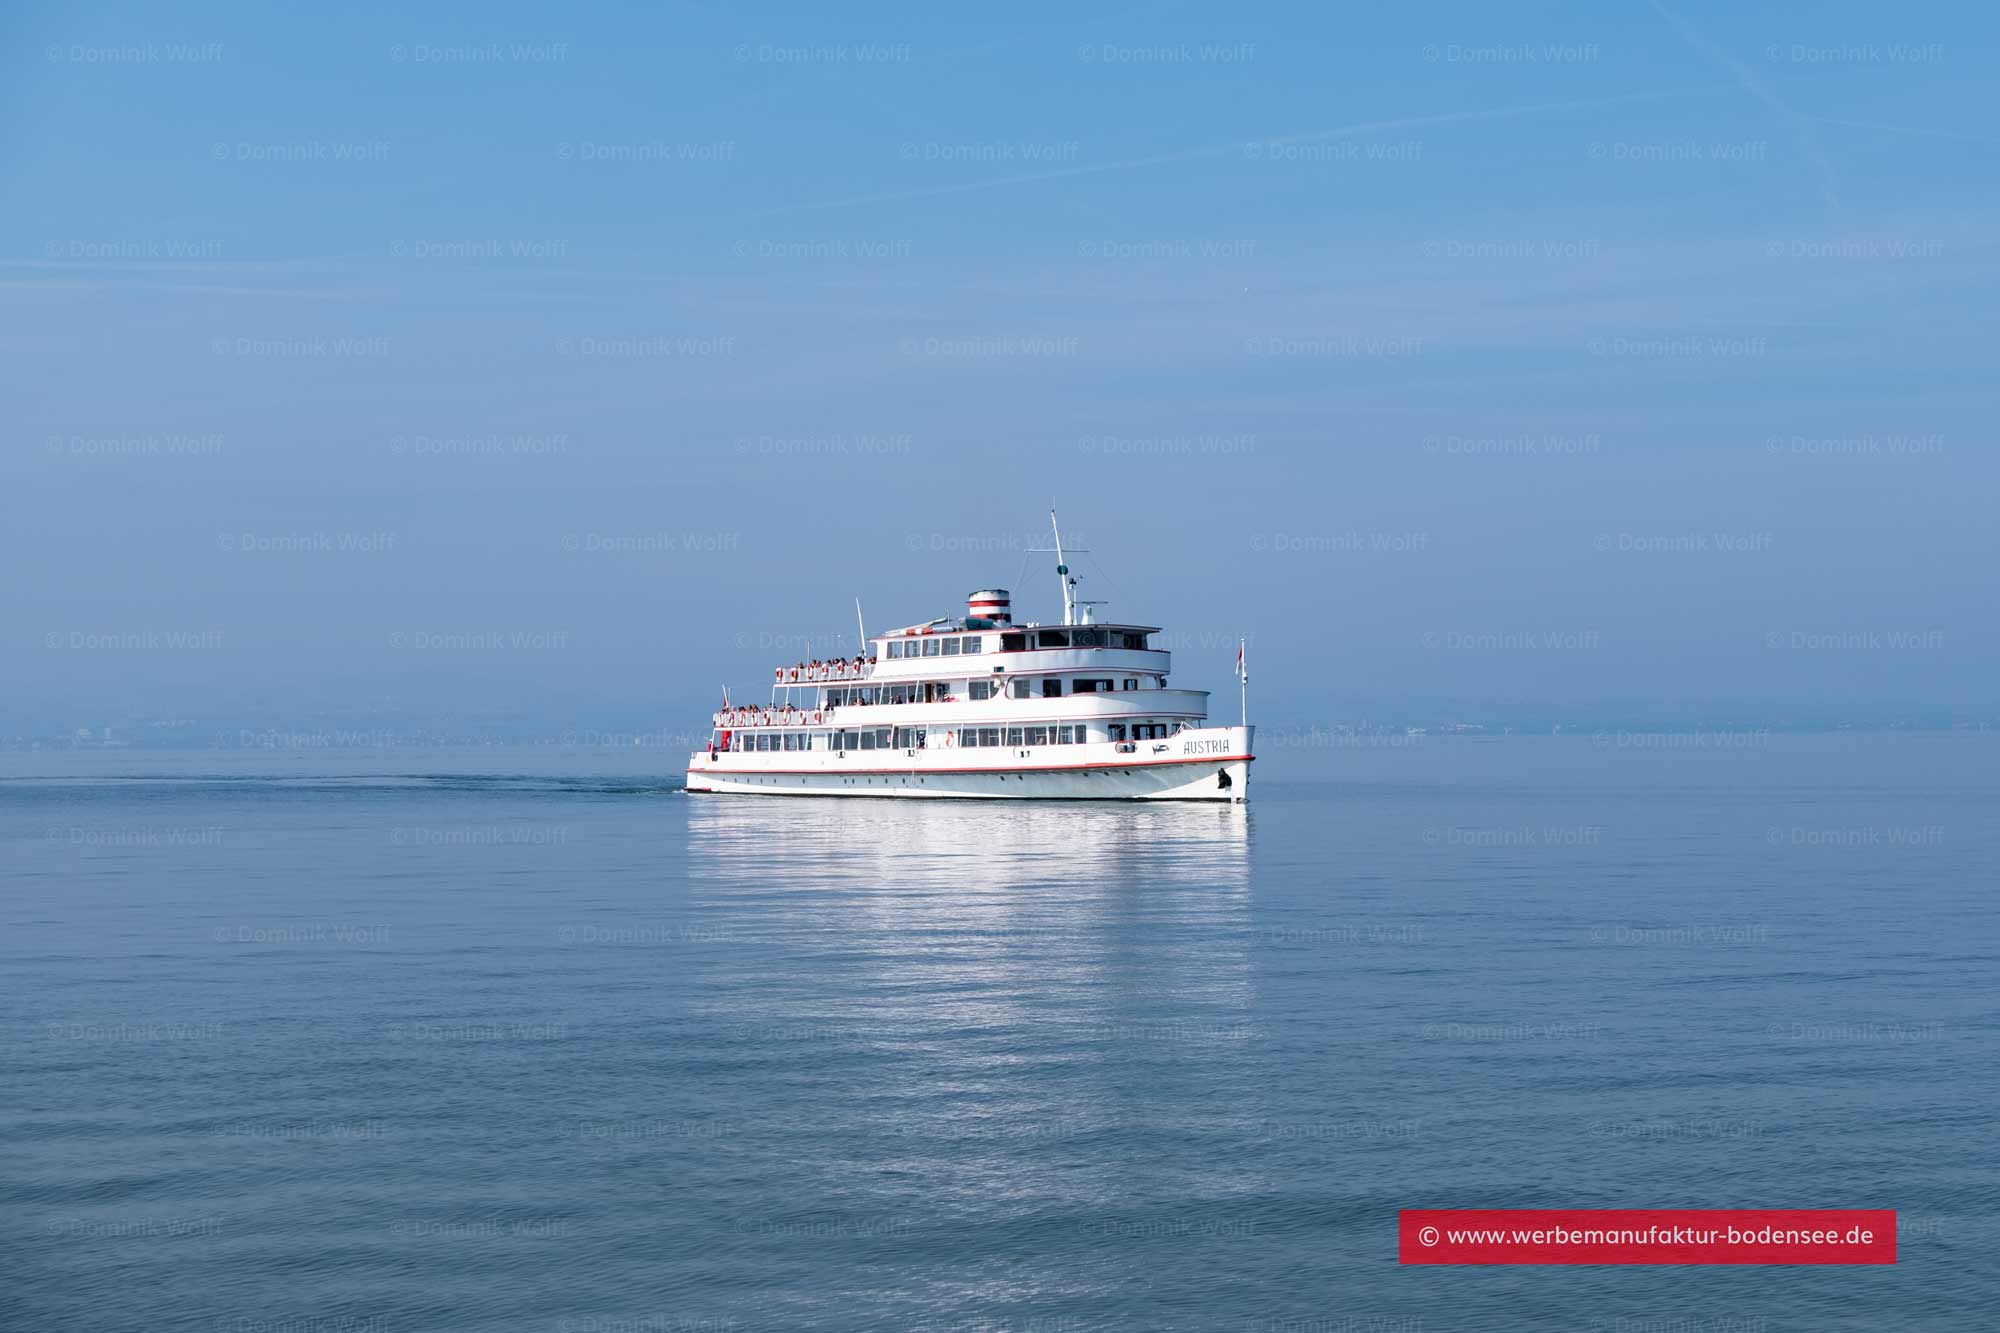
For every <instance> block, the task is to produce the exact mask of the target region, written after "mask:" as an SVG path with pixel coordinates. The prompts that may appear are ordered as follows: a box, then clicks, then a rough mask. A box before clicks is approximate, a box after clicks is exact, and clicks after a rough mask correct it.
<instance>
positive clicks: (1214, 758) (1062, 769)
mask: <svg viewBox="0 0 2000 1333" xmlns="http://www.w3.org/2000/svg"><path fill="white" fill-rule="evenodd" d="M1256 757H1257V756H1256V755H1254V754H1210V755H1203V756H1201V757H1200V758H1199V759H1141V760H1137V761H1132V762H1127V763H1122V764H1038V765H1033V766H1027V767H1021V768H729V769H724V768H690V769H689V770H688V772H689V774H695V773H704V774H707V775H708V776H710V777H717V778H759V777H770V776H774V775H776V774H781V773H783V774H793V773H810V774H815V775H820V774H823V775H825V776H827V777H835V778H839V777H848V776H852V775H857V774H881V773H891V774H897V775H910V774H924V773H1080V772H1083V771H1084V770H1086V769H1092V768H1169V767H1172V766H1173V765H1175V764H1233V763H1235V762H1236V761H1237V760H1239V759H1243V760H1250V759H1255V758H1256ZM690 790H692V789H690Z"/></svg>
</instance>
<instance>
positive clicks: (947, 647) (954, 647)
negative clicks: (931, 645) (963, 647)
mask: <svg viewBox="0 0 2000 1333" xmlns="http://www.w3.org/2000/svg"><path fill="white" fill-rule="evenodd" d="M943 652H944V655H945V656H946V657H957V656H958V640H957V639H946V640H944V649H943Z"/></svg>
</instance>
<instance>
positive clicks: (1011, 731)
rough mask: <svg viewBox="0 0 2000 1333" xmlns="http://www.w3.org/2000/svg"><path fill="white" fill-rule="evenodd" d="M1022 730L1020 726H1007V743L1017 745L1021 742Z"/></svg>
mask: <svg viewBox="0 0 2000 1333" xmlns="http://www.w3.org/2000/svg"><path fill="white" fill-rule="evenodd" d="M1022 730H1023V729H1022V728H1020V727H1009V728H1007V744H1009V745H1019V744H1021V732H1022Z"/></svg>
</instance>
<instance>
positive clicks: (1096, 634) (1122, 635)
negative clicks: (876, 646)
mask: <svg viewBox="0 0 2000 1333" xmlns="http://www.w3.org/2000/svg"><path fill="white" fill-rule="evenodd" d="M887 642H888V654H889V657H890V658H891V660H894V659H896V658H903V657H959V656H962V655H970V654H974V653H981V652H984V651H985V643H986V637H985V636H984V635H982V634H962V635H961V634H936V635H932V634H924V635H919V636H916V637H914V638H901V639H890V640H888V641H887ZM1145 646H1146V636H1145V635H1144V634H1134V633H1131V632H1129V631H1127V630H1116V629H1069V628H1065V629H1036V630H1010V631H1009V632H1007V633H1005V634H1002V635H1001V636H1000V651H1001V652H1003V653H1018V652H1025V651H1026V650H1027V649H1028V648H1030V647H1034V648H1136V649H1141V650H1143V649H1144V648H1145Z"/></svg>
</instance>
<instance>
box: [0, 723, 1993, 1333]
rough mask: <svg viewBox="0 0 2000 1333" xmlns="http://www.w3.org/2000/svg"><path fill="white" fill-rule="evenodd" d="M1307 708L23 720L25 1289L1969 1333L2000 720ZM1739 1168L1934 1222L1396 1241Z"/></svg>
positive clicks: (352, 1312)
mask: <svg viewBox="0 0 2000 1333" xmlns="http://www.w3.org/2000/svg"><path fill="white" fill-rule="evenodd" d="M1307 739H1308V743H1307V744H1303V745H1297V746H1294V747H1290V748H1289V749H1282V748H1281V749H1279V750H1277V751H1275V752H1273V753H1272V754H1271V758H1270V760H1269V761H1268V762H1265V763H1260V765H1259V772H1258V773H1257V774H1255V775H1254V776H1253V780H1252V781H1253V793H1254V795H1253V803H1252V804H1251V805H1250V806H1249V807H1247V808H1214V807H1195V806H1160V807H1134V806H1115V805H1102V806H1100V805H1047V806H1032V805H1014V804H1004V805H1003V804H983V803H977V802H938V803H934V804H932V803H916V802H910V803H904V802H890V801H868V800H857V801H830V800H800V799H771V798H729V797H704V798H691V797H687V796H684V795H682V794H680V793H679V792H678V791H677V790H675V784H676V782H677V778H678V775H677V774H676V773H675V772H674V771H673V764H672V760H671V758H670V757H667V756H662V755H660V754H658V753H648V754H624V753H620V754H616V755H610V756H604V755H592V754H587V753H586V754H575V753H571V754H564V753H562V752H546V751H545V752H508V751H486V752H465V753H430V752H415V753H412V752H408V751H402V752H389V753H382V754H358V753H341V754H303V755H299V754H247V755H246V754H231V753H217V754H178V755H167V754H128V755H118V754H95V755H79V754H46V755H45V754H20V753H16V754H11V755H6V756H0V774H4V775H5V777H4V778H3V779H0V842H4V845H5V848H6V862H7V864H8V865H9V866H10V868H11V873H10V875H9V876H8V880H7V884H8V887H7V892H6V894H5V896H4V900H0V963H4V972H0V1008H4V1020H5V1029H4V1030H5V1032H6V1033H7V1038H6V1046H5V1055H6V1060H5V1064H6V1068H7V1073H6V1076H5V1078H4V1079H0V1135H4V1142H5V1149H6V1162H7V1166H6V1169H5V1170H4V1172H0V1202H4V1208H0V1228H4V1230H0V1246H4V1252H5V1254H6V1255H7V1259H6V1268H7V1274H6V1276H5V1278H4V1279H0V1326H4V1327H6V1328H19V1329H29V1328H49V1329H57V1328H76V1329H85V1328H88V1329H167V1328H190V1329H192V1328H200V1329H205V1330H216V1331H220V1330H234V1329H242V1330H265V1331H266V1333H332V1331H333V1330H337V1329H349V1330H358V1329H372V1330H379V1331H380V1333H391V1331H399V1330H421V1329H482V1330H485V1329H534V1330H548V1331H549V1333H611V1331H612V1330H625V1331H632V1333H637V1331H640V1330H644V1331H645V1333H662V1331H664V1330H675V1329H690V1330H692V1329H760V1328H824V1329H850V1328H927V1329H968V1330H969V1329H984V1330H1007V1329H1021V1330H1027V1329H1039V1330H1083V1329H1099V1328H1106V1329H1139V1330H1154V1329H1240V1330H1251V1329H1271V1330H1280V1329H1284V1330H1299V1331H1303V1330H1314V1331H1316V1333H1331V1331H1333V1330H1356V1331H1358V1330H1366V1329H1373V1330H1384V1331H1392V1330H1406V1331H1414V1330H1417V1329H1423V1330H1428V1331H1431V1333H1438V1331H1442V1330H1450V1329H1522V1328H1528V1329H1541V1328H1546V1329H1578V1330H1600V1331H1601V1333H1615V1331H1617V1330H1630V1331H1632V1333H1637V1331H1638V1330H1668V1329H1672V1330H1680V1331H1682V1333H1693V1331H1694V1330H1700V1331H1701V1333H1715V1331H1719V1330H1726V1329H1740V1330H1779V1329H1801V1330H1812V1329H1828V1328H1853V1329H1884V1328H1927V1329H1935V1328H1968V1329H1970V1328H1990V1327H1992V1326H1993V1319H1994V1313H1993V1312H1994V1310H1995V1309H1996V1308H2000V1278H1996V1273H2000V1258H1996V1256H2000V1223H1996V1212H2000V1169H1996V1157H1997V1156H2000V1153H1996V1145H2000V1134H1996V1132H1995V1107H1996V1105H2000V1041H1996V1030H1997V1029H1996V1012H1995V1011H1996V1001H1995V996H1996V984H1995V983H1996V976H2000V910H1996V904H1995V870H1996V868H2000V762H1996V761H2000V740H1996V739H1995V738H1991V737H1984V736H1927V737H1894V736H1872V737H1856V736H1841V737H1783V736H1778V737H1762V738H1757V737H1749V738H1745V737H1736V738H1729V737H1721V738H1711V739H1710V741H1709V742H1708V743H1697V742H1694V741H1686V740H1668V739H1662V738H1642V737H1634V738H1626V737H1622V736H1617V737H1611V738H1601V739H1600V740H1599V741H1597V742H1596V743H1593V741H1592V740H1591V739H1589V738H1583V739H1577V740H1557V739H1548V738H1537V739H1508V740H1500V741H1487V742H1471V741H1467V742H1456V741H1446V740H1443V739H1439V738H1430V739H1428V740H1426V741H1425V742H1423V743H1416V744H1385V745H1382V746H1352V747H1349V746H1344V745H1337V744H1330V743H1329V744H1325V745H1324V746H1323V747H1322V746H1320V745H1319V744H1318V743H1315V742H1311V741H1310V738H1307ZM1267 748H1268V747H1267ZM1758 1205H1764V1206H1789V1207H1871V1208H1895V1209H1897V1210H1899V1212H1900V1215H1901V1217H1900V1222H1901V1228H1900V1230H1901V1237H1900V1257H1899V1261H1898V1263H1897V1264H1896V1266H1894V1267H1893V1268H1655V1269H1646V1268H1602V1267H1592V1268H1487V1269H1477V1268H1409V1269H1405V1268H1401V1267H1399V1266H1398V1264H1397V1263H1396V1212H1397V1209H1398V1208H1401V1207H1416V1206H1430V1207H1454V1206H1458V1207H1482V1206H1484V1207H1516V1208H1519V1207H1563V1206H1577V1207H1612V1206H1625V1207H1645V1206H1658V1207H1746V1206H1758Z"/></svg>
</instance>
